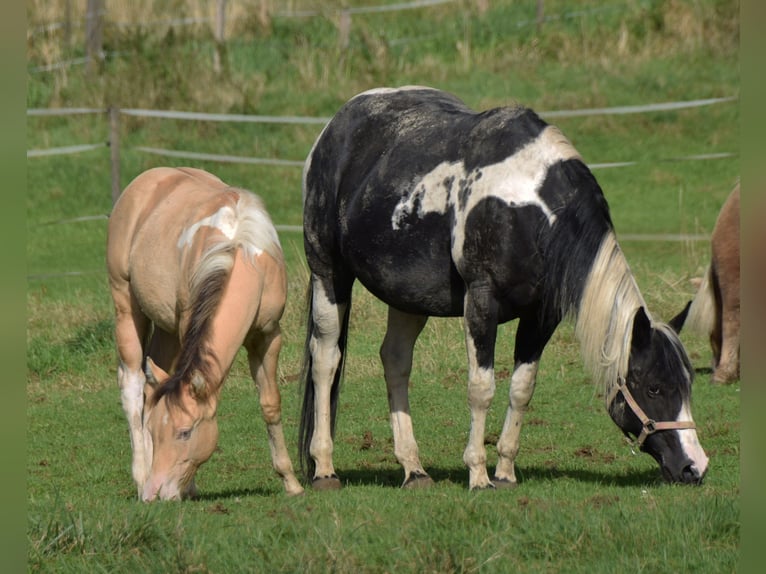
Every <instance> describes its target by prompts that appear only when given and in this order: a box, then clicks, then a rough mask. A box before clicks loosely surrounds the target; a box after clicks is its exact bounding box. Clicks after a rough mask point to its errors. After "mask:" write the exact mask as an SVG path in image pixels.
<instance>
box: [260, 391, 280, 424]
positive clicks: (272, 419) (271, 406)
mask: <svg viewBox="0 0 766 574" xmlns="http://www.w3.org/2000/svg"><path fill="white" fill-rule="evenodd" d="M261 412H262V413H263V420H264V421H266V424H269V425H274V424H278V423H279V422H280V421H281V420H282V401H281V400H280V398H279V397H277V398H276V400H274V399H273V398H272V399H270V400H263V399H261Z"/></svg>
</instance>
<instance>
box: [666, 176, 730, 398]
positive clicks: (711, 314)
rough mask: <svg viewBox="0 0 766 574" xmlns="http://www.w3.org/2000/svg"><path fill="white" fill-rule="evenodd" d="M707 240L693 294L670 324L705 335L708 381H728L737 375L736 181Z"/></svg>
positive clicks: (678, 328)
mask: <svg viewBox="0 0 766 574" xmlns="http://www.w3.org/2000/svg"><path fill="white" fill-rule="evenodd" d="M710 241H711V251H712V256H711V260H710V265H709V266H708V268H707V271H706V272H705V275H704V277H703V278H702V282H701V284H700V286H699V289H698V290H697V294H696V295H695V296H694V299H693V300H692V301H690V302H689V303H687V304H686V308H684V310H683V311H681V313H679V314H678V315H677V316H676V317H674V318H673V320H672V321H671V322H670V323H671V325H673V326H674V327H675V328H676V329H677V330H680V329H681V327H682V326H684V325H686V326H687V327H688V328H689V329H690V330H692V331H694V332H697V333H700V334H703V335H709V336H710V346H711V347H712V349H713V379H712V380H713V382H714V383H730V382H733V381H735V380H737V379H738V378H739V297H740V296H739V183H737V185H736V186H735V187H734V189H733V190H732V191H731V193H730V194H729V197H728V198H727V199H726V202H725V203H724V204H723V207H722V208H721V211H720V213H719V214H718V219H717V220H716V223H715V227H714V228H713V234H712V236H711V239H710Z"/></svg>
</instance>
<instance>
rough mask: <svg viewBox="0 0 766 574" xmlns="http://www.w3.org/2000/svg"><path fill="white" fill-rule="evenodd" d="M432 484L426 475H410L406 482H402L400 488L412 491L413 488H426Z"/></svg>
mask: <svg viewBox="0 0 766 574" xmlns="http://www.w3.org/2000/svg"><path fill="white" fill-rule="evenodd" d="M433 483H434V481H433V480H431V477H430V476H428V475H427V474H421V473H412V474H411V475H410V476H409V477H408V478H407V480H405V481H404V484H403V485H402V488H408V489H414V488H428V487H430V486H432V485H433Z"/></svg>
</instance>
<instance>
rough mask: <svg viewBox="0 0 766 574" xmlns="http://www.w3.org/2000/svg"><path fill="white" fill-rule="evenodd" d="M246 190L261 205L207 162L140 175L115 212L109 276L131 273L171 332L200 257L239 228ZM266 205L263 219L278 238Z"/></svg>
mask: <svg viewBox="0 0 766 574" xmlns="http://www.w3.org/2000/svg"><path fill="white" fill-rule="evenodd" d="M243 194H246V196H247V198H248V201H247V202H246V203H247V205H248V206H250V207H251V208H252V209H255V210H261V209H262V205H261V203H260V201H259V200H258V199H257V197H256V196H254V195H252V194H248V193H247V192H244V191H242V190H237V189H233V188H230V187H229V186H228V185H227V184H226V183H224V182H223V181H221V180H220V179H219V178H217V177H216V176H214V175H212V174H209V173H207V172H205V171H202V170H197V169H193V168H166V167H161V168H153V169H150V170H148V171H146V172H144V173H142V174H140V175H139V176H137V177H136V178H135V179H134V180H133V181H132V182H131V183H130V184H129V185H128V186H127V187H126V188H125V190H124V191H123V193H122V195H121V196H120V198H119V200H118V201H117V203H116V204H115V206H114V209H113V211H112V214H111V216H110V221H109V230H108V240H107V266H108V270H109V274H110V279H111V281H112V283H113V284H121V283H127V282H128V281H129V282H130V284H131V289H132V291H133V292H134V294H135V296H136V297H137V298H138V299H139V300H140V303H141V305H142V307H143V308H144V310H145V311H146V313H147V315H149V316H150V317H152V319H153V320H154V321H155V322H157V323H158V324H159V325H160V326H161V327H162V328H163V329H166V330H169V331H170V332H173V330H174V329H175V328H176V326H177V325H176V324H175V323H176V322H177V312H178V311H177V310H178V309H179V308H183V307H184V306H186V305H187V304H188V298H189V295H190V294H189V286H190V285H191V282H192V276H193V274H194V272H195V270H196V266H197V264H198V261H199V260H200V258H201V257H202V256H203V255H204V254H205V253H206V252H207V251H209V249H210V248H211V247H212V246H214V245H215V244H220V243H225V242H227V241H230V240H232V239H233V238H234V235H235V233H237V231H238V227H239V221H238V217H239V215H238V203H239V200H240V197H241V196H242V195H243ZM250 196H252V198H253V200H252V201H251V200H250V199H249V198H250ZM263 213H264V217H262V218H261V220H259V222H258V223H260V224H262V225H264V226H267V235H268V236H269V237H272V236H273V237H274V238H275V237H276V233H275V232H274V231H273V226H271V222H270V220H269V219H268V216H267V215H265V211H263ZM276 241H277V243H278V240H276ZM279 253H280V255H281V251H280V252H279Z"/></svg>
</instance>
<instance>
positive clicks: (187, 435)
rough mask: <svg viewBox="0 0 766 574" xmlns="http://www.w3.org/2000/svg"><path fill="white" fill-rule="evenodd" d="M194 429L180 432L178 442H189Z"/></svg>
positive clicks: (177, 436)
mask: <svg viewBox="0 0 766 574" xmlns="http://www.w3.org/2000/svg"><path fill="white" fill-rule="evenodd" d="M191 433H192V429H186V430H180V431H178V435H176V438H177V439H178V440H189V439H190V438H191Z"/></svg>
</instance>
